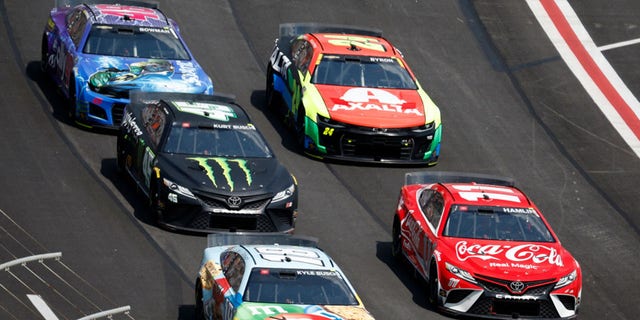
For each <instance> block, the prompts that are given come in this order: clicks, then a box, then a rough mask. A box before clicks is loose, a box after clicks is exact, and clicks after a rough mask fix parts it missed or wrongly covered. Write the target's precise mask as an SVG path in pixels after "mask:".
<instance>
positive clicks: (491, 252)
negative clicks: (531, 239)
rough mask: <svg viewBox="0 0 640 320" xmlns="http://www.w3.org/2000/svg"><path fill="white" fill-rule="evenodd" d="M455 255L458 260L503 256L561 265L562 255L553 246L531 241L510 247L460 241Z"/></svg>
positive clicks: (514, 260)
mask: <svg viewBox="0 0 640 320" xmlns="http://www.w3.org/2000/svg"><path fill="white" fill-rule="evenodd" d="M456 256H457V258H458V260H460V261H465V260H467V259H470V258H474V259H481V260H484V261H486V260H500V256H504V258H505V259H507V260H509V261H512V262H532V263H535V264H542V263H549V264H552V265H556V266H559V267H561V266H563V263H562V257H561V256H560V255H559V254H558V251H557V250H556V249H555V248H552V247H547V246H542V245H538V244H532V243H529V244H521V245H518V246H514V247H512V246H510V245H500V244H485V245H481V244H468V243H467V241H460V242H458V243H457V244H456Z"/></svg>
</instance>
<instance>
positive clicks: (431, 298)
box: [427, 262, 439, 309]
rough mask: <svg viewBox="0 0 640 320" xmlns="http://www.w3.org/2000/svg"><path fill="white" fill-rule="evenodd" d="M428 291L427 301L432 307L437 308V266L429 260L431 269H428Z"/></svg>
mask: <svg viewBox="0 0 640 320" xmlns="http://www.w3.org/2000/svg"><path fill="white" fill-rule="evenodd" d="M428 290H429V292H428V295H427V300H428V301H427V302H428V303H429V305H430V306H431V307H433V308H434V309H437V308H438V304H439V302H438V291H439V288H438V268H436V264H435V262H431V270H430V271H429V288H428Z"/></svg>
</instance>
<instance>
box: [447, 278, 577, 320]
mask: <svg viewBox="0 0 640 320" xmlns="http://www.w3.org/2000/svg"><path fill="white" fill-rule="evenodd" d="M456 280H458V279H453V278H452V279H449V280H448V281H449V283H451V282H452V281H456ZM477 280H478V279H477ZM441 281H442V279H441ZM460 281H463V280H460ZM498 282H499V281H496V282H493V281H486V280H478V284H477V286H476V285H461V286H459V287H458V288H455V289H451V290H448V291H447V290H445V289H442V290H440V296H439V299H440V302H441V304H440V309H441V311H443V312H446V313H450V314H454V315H465V316H473V317H475V318H486V319H574V318H576V317H577V313H578V307H579V305H580V297H579V295H578V296H574V295H570V294H562V293H560V291H559V290H556V291H554V285H555V282H548V281H547V282H545V283H536V282H530V283H525V285H527V289H526V290H525V291H524V292H522V293H519V294H514V293H511V292H510V291H509V289H507V287H506V286H505V285H504V284H506V283H507V282H504V284H500V283H498ZM460 283H461V284H462V282H460ZM474 287H475V288H474Z"/></svg>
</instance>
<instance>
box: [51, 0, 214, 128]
mask: <svg viewBox="0 0 640 320" xmlns="http://www.w3.org/2000/svg"><path fill="white" fill-rule="evenodd" d="M119 3H121V4H118V3H113V4H112V3H110V1H109V0H100V1H99V3H89V2H87V1H82V0H80V1H78V0H63V1H56V5H55V8H53V9H52V10H51V13H50V15H49V20H48V22H47V25H46V27H45V31H44V34H43V35H42V58H41V59H42V61H41V66H42V69H43V71H44V72H45V73H46V74H48V75H49V76H51V78H53V80H54V82H55V84H56V85H57V86H58V87H59V88H60V91H61V92H62V94H63V95H64V96H65V97H66V98H67V99H68V100H69V103H68V113H69V117H70V118H71V119H72V120H75V121H76V123H78V124H82V125H85V126H88V127H104V128H111V129H116V128H118V127H119V125H120V122H121V120H122V116H123V110H124V106H125V105H126V104H127V103H128V102H129V91H130V90H139V91H147V92H182V93H198V94H213V84H212V82H211V78H210V77H209V76H208V75H207V74H206V73H205V72H204V70H203V69H202V68H201V67H200V65H199V64H198V62H197V61H196V60H195V59H194V58H193V56H192V54H191V52H190V51H189V49H188V48H187V46H186V44H185V42H184V41H183V40H182V38H181V36H180V32H179V27H178V25H177V24H176V22H175V21H173V20H172V19H170V18H168V17H167V16H165V15H164V13H163V12H162V11H160V9H159V8H158V6H157V4H155V3H149V2H143V1H129V2H125V1H119Z"/></svg>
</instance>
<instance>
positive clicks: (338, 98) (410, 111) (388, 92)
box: [316, 85, 426, 128]
mask: <svg viewBox="0 0 640 320" xmlns="http://www.w3.org/2000/svg"><path fill="white" fill-rule="evenodd" d="M316 87H317V89H318V92H319V93H320V95H321V96H322V99H323V101H324V103H325V105H326V107H327V110H328V111H329V115H330V116H331V118H332V119H334V120H336V121H340V122H344V123H349V124H352V125H357V126H364V127H376V128H408V127H416V126H421V125H424V124H425V119H426V118H425V108H424V102H423V101H422V98H421V97H420V94H418V91H417V90H408V89H380V88H359V87H344V86H331V85H316Z"/></svg>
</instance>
